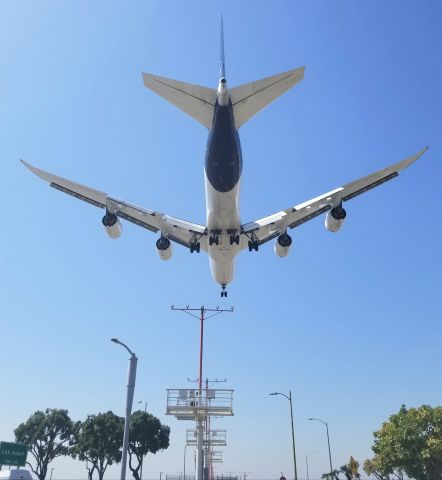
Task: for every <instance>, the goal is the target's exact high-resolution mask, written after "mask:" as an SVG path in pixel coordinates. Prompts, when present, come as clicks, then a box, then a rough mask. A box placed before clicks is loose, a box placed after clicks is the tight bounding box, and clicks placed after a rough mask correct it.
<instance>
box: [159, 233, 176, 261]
mask: <svg viewBox="0 0 442 480" xmlns="http://www.w3.org/2000/svg"><path fill="white" fill-rule="evenodd" d="M155 245H156V247H157V252H158V255H159V256H160V258H161V260H170V259H171V257H172V244H171V243H170V240H169V239H168V238H167V237H163V236H161V237H160V238H159V239H158V240H157V241H156V244H155Z"/></svg>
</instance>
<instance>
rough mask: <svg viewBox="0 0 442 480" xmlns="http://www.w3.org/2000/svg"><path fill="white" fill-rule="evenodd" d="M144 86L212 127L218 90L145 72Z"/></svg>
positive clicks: (208, 126)
mask: <svg viewBox="0 0 442 480" xmlns="http://www.w3.org/2000/svg"><path fill="white" fill-rule="evenodd" d="M143 81H144V86H145V87H147V88H150V89H151V90H153V91H154V92H155V93H157V94H158V95H160V96H161V97H163V98H165V99H166V100H168V101H169V102H170V103H173V104H174V105H175V106H176V107H178V108H180V109H181V110H183V111H184V112H186V113H187V114H188V115H190V116H191V117H192V118H194V119H195V120H198V122H200V123H202V124H203V125H204V126H205V127H207V128H209V129H210V128H211V127H212V121H213V109H214V105H215V102H216V90H215V89H213V88H207V87H202V86H200V85H193V84H191V83H185V82H179V81H177V80H171V79H170V78H164V77H158V76H156V75H152V74H150V73H143Z"/></svg>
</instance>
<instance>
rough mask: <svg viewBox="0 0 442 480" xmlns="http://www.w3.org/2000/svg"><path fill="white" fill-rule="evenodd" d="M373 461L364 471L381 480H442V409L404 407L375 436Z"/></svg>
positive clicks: (369, 461)
mask: <svg viewBox="0 0 442 480" xmlns="http://www.w3.org/2000/svg"><path fill="white" fill-rule="evenodd" d="M373 436H374V445H373V447H372V450H373V452H374V454H375V455H374V457H373V459H371V460H367V461H366V462H365V463H364V470H365V472H366V473H367V474H372V475H374V476H375V478H377V479H378V480H390V479H398V480H402V479H403V478H404V474H406V475H407V476H408V477H409V478H412V479H415V480H441V478H442V407H434V408H432V407H430V406H428V405H423V406H421V407H419V408H410V409H407V408H406V407H405V405H402V407H401V409H400V410H399V413H397V414H395V415H392V416H391V417H390V418H389V421H388V422H385V423H384V424H383V425H382V428H381V429H380V430H378V431H377V432H374V434H373Z"/></svg>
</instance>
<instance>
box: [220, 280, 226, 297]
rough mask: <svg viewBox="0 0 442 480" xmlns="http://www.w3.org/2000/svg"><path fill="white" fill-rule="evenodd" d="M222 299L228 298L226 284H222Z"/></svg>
mask: <svg viewBox="0 0 442 480" xmlns="http://www.w3.org/2000/svg"><path fill="white" fill-rule="evenodd" d="M221 288H222V290H221V297H227V290H226V284H225V283H222V284H221Z"/></svg>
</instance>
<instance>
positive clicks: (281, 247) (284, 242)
mask: <svg viewBox="0 0 442 480" xmlns="http://www.w3.org/2000/svg"><path fill="white" fill-rule="evenodd" d="M291 246H292V237H291V236H290V235H289V234H288V233H282V234H281V235H280V236H279V237H278V238H277V239H276V241H275V246H274V247H273V250H274V251H275V253H276V255H278V257H286V256H287V255H288V254H289V252H290V247H291Z"/></svg>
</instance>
